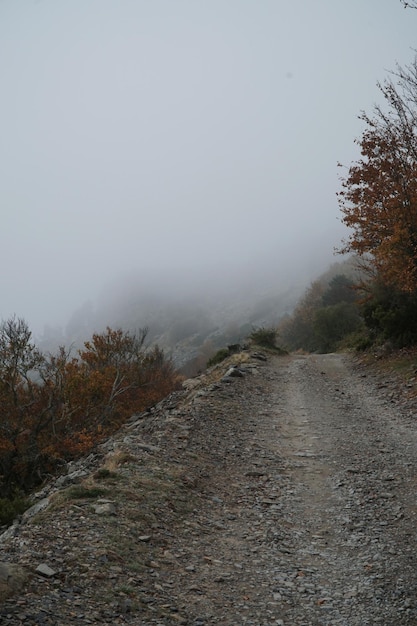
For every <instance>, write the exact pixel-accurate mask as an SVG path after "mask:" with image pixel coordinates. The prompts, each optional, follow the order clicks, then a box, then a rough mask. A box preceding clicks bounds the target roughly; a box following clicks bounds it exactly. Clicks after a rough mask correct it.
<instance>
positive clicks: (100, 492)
mask: <svg viewBox="0 0 417 626" xmlns="http://www.w3.org/2000/svg"><path fill="white" fill-rule="evenodd" d="M63 495H64V496H65V499H66V500H84V499H90V500H94V498H100V497H102V496H107V495H109V490H108V489H103V488H102V487H94V486H92V487H87V486H86V485H73V486H72V487H69V488H68V489H66V490H65V491H64V493H63Z"/></svg>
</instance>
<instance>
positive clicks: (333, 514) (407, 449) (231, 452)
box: [0, 354, 417, 626]
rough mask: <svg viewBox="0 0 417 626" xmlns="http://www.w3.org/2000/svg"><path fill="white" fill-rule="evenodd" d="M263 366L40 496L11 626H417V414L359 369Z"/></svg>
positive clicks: (215, 379)
mask: <svg viewBox="0 0 417 626" xmlns="http://www.w3.org/2000/svg"><path fill="white" fill-rule="evenodd" d="M259 356H260V355H259V354H258V355H256V354H255V355H252V356H249V355H245V358H244V359H243V362H242V363H240V364H239V365H238V371H236V370H235V371H234V372H232V374H239V373H240V374H242V375H241V376H239V375H238V376H235V375H229V376H226V377H223V378H221V376H222V375H223V374H224V370H222V367H223V366H221V367H220V368H219V369H218V370H216V371H215V372H213V373H212V374H211V375H210V376H202V377H201V378H200V379H198V380H196V381H194V382H193V383H192V384H190V385H189V390H188V391H184V392H183V393H178V394H174V395H173V396H172V397H170V398H168V399H167V400H166V401H164V402H163V403H161V404H160V405H159V406H158V407H156V408H155V409H154V410H153V411H152V412H151V413H150V414H149V415H141V416H140V417H138V418H136V419H133V420H132V421H131V423H130V424H128V425H127V426H126V428H125V429H123V430H122V431H121V432H120V433H119V434H118V435H117V437H115V438H114V439H113V440H111V441H109V442H107V444H105V445H104V446H101V448H100V450H99V451H98V452H97V454H95V455H92V456H91V457H90V458H89V459H88V460H87V461H84V464H82V463H81V464H78V465H76V466H73V467H72V468H71V473H70V474H69V476H68V477H63V478H61V479H60V481H59V483H58V484H57V483H55V484H54V485H51V486H49V487H47V488H45V489H44V490H43V492H42V493H40V494H39V498H42V499H43V500H42V501H43V502H48V504H49V505H48V507H47V508H46V509H45V510H44V511H42V512H41V513H39V514H37V515H36V516H34V517H33V518H31V519H30V520H28V521H25V520H23V521H22V523H21V524H19V525H17V526H15V527H14V528H13V529H11V531H9V532H8V533H6V535H3V538H2V540H1V543H0V550H1V552H2V556H1V557H0V560H1V561H4V562H5V563H6V564H9V563H13V564H18V565H19V567H21V566H23V567H24V568H25V571H28V572H30V573H31V574H32V575H31V578H30V579H29V581H28V582H27V583H26V584H25V586H24V587H23V589H22V590H21V591H20V592H19V593H17V594H16V593H15V595H14V596H13V597H11V598H9V599H7V600H5V601H4V602H3V604H2V605H1V606H0V623H1V624H5V625H9V626H17V625H18V624H25V625H28V626H31V625H35V624H36V625H51V624H53V625H56V626H66V625H71V624H78V625H80V624H108V625H109V626H110V625H114V624H137V625H143V626H151V625H160V626H168V625H171V624H184V625H189V626H205V625H207V626H208V625H210V624H221V625H222V626H239V625H252V626H272V625H277V626H278V625H281V626H282V625H284V626H309V625H323V626H337V625H340V626H342V625H343V626H365V625H366V624H383V625H385V626H396V625H402V624H404V625H405V624H416V625H417V555H416V543H417V542H416V538H417V493H416V482H417V469H416V467H417V409H416V410H415V411H414V407H413V405H412V404H404V403H401V400H402V397H401V395H400V397H399V399H398V400H396V401H394V400H393V395H394V394H393V393H392V390H391V389H390V388H388V389H386V387H385V385H384V384H383V383H384V381H381V379H380V378H378V377H377V376H373V375H371V374H370V373H369V372H367V373H366V374H365V372H364V370H361V369H360V368H357V367H355V366H354V365H353V364H352V363H351V362H350V360H349V359H348V358H347V357H343V356H341V355H312V356H291V357H268V360H267V361H264V360H262V359H260V358H259ZM191 387H192V388H191ZM397 395H398V394H397ZM45 498H47V500H45ZM39 566H41V570H39V569H38V573H34V572H36V569H37V568H39ZM46 567H47V568H49V569H45V568H46ZM42 568H44V569H43V571H42ZM10 571H11V570H10ZM5 572H6V568H5V567H3V569H2V567H1V566H0V582H2V576H3V578H4V576H5V575H6V574H5ZM3 582H4V580H3ZM6 583H8V584H9V585H10V586H13V575H11V576H10V579H9V580H8V581H6Z"/></svg>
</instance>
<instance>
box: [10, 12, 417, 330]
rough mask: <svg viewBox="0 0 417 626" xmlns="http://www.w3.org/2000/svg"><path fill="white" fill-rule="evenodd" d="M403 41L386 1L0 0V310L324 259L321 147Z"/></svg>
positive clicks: (336, 233)
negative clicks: (111, 285)
mask: <svg viewBox="0 0 417 626" xmlns="http://www.w3.org/2000/svg"><path fill="white" fill-rule="evenodd" d="M416 48H417V11H412V10H405V9H404V8H403V7H402V5H401V3H400V2H399V0H349V1H348V2H347V1H346V0H315V1H313V0H285V1H284V0H36V1H35V0H0V83H1V87H2V95H1V98H0V120H1V126H0V129H1V131H0V132H1V141H0V201H1V210H2V228H1V245H0V260H1V267H2V272H1V277H0V294H1V297H0V317H1V318H6V317H8V316H9V315H11V314H12V313H16V314H17V315H19V316H22V317H25V319H27V320H28V321H29V323H30V324H31V326H32V327H34V328H35V329H36V328H41V327H42V325H43V324H44V323H65V322H66V321H67V318H68V316H69V315H70V313H71V312H72V311H73V310H74V309H75V308H77V307H78V306H79V304H80V303H81V302H83V301H84V300H86V299H87V298H93V299H94V298H95V297H96V295H97V294H98V293H99V292H100V290H101V289H102V288H103V285H104V284H105V283H106V281H107V279H110V280H114V279H115V277H117V276H119V275H120V274H122V273H124V272H132V271H135V270H140V271H141V272H143V274H151V273H152V272H153V271H159V272H161V273H162V274H163V273H164V272H165V271H167V272H168V271H169V273H170V276H172V275H173V273H174V274H175V272H185V271H187V272H188V271H190V270H191V271H193V272H195V273H197V274H198V272H199V271H203V270H207V269H212V271H213V272H215V271H220V272H221V270H222V268H224V267H227V268H229V270H230V269H231V270H233V269H238V270H239V271H241V272H243V273H244V272H245V271H248V268H250V267H254V266H257V265H258V264H259V267H262V265H263V264H265V266H267V265H269V267H273V266H276V267H277V275H280V274H282V271H283V270H284V271H287V270H288V269H289V268H290V267H291V265H295V266H296V267H297V268H299V269H300V271H302V270H303V268H305V269H306V270H311V268H315V267H316V266H317V267H320V264H321V263H325V262H327V260H329V261H332V260H333V259H332V250H333V247H334V246H337V245H338V243H339V242H340V238H341V237H342V236H343V234H344V231H343V229H342V226H341V224H340V222H339V209H338V206H337V200H336V196H335V194H336V192H337V190H338V188H339V183H338V175H339V171H338V168H337V161H342V162H344V163H346V164H349V163H350V162H351V161H352V159H354V158H356V156H357V148H356V147H355V145H354V143H353V141H354V138H355V137H359V136H360V134H361V129H362V125H361V122H360V121H359V120H358V119H357V116H358V114H359V113H360V111H361V110H363V109H365V110H366V111H368V112H370V110H371V108H372V105H373V104H374V103H375V102H378V101H380V94H379V92H378V89H377V87H376V83H377V81H378V80H381V81H382V80H384V78H385V77H386V76H387V72H388V70H391V69H394V67H395V63H396V62H397V61H398V62H399V63H400V64H401V65H406V64H407V63H409V62H411V60H412V59H413V56H414V52H413V49H416Z"/></svg>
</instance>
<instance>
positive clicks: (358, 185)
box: [279, 3, 417, 354]
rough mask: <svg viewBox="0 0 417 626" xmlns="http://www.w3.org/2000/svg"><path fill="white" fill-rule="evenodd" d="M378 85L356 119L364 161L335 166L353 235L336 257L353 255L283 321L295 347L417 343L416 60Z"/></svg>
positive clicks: (323, 349)
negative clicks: (367, 109) (374, 101)
mask: <svg viewBox="0 0 417 626" xmlns="http://www.w3.org/2000/svg"><path fill="white" fill-rule="evenodd" d="M405 4H407V5H408V6H411V3H405ZM378 86H379V89H380V92H381V94H382V97H383V102H382V104H381V105H380V106H375V107H374V110H373V111H372V113H371V114H367V113H362V115H361V119H362V121H363V122H364V124H365V130H364V132H363V135H362V137H361V138H360V139H359V140H357V141H356V143H357V144H358V146H359V148H360V153H361V156H360V158H359V159H358V160H357V161H356V162H354V163H352V164H351V165H350V166H349V167H344V166H342V165H340V167H341V168H342V171H343V175H342V177H341V191H340V192H339V193H338V200H339V206H340V210H341V213H342V222H343V223H344V224H345V225H346V226H347V227H348V228H349V231H350V234H349V236H348V238H347V240H346V241H344V243H343V245H342V247H341V249H340V250H339V252H340V253H341V254H350V255H352V257H351V260H350V261H348V264H346V263H345V264H341V265H340V271H339V272H338V274H337V275H334V276H332V277H330V276H323V277H321V278H320V279H318V280H317V281H315V282H314V283H313V284H312V285H311V286H310V287H309V289H308V290H307V291H306V293H305V295H304V297H303V298H302V300H301V301H300V302H299V303H298V305H297V307H296V309H295V311H294V313H293V314H292V315H291V316H290V317H288V318H287V319H285V320H283V321H282V323H281V325H280V327H279V332H280V335H281V337H282V338H283V340H284V341H285V342H286V344H287V345H288V347H289V348H290V349H292V350H297V349H301V350H306V351H310V352H315V351H317V352H329V351H334V350H339V349H342V348H346V347H351V348H352V347H353V348H358V349H362V350H370V351H374V352H375V350H376V349H377V351H378V353H379V354H381V353H382V352H385V353H388V352H389V351H392V350H399V349H411V348H414V347H415V346H416V345H417V56H416V57H415V58H414V61H413V62H412V63H411V64H410V65H409V66H406V67H401V66H399V65H397V67H396V69H395V71H393V72H391V74H390V75H389V77H388V79H386V80H385V81H384V82H383V83H381V84H379V85H378ZM349 264H350V267H349ZM353 265H356V267H357V268H358V269H357V274H356V276H355V275H354V274H353V272H352V267H353Z"/></svg>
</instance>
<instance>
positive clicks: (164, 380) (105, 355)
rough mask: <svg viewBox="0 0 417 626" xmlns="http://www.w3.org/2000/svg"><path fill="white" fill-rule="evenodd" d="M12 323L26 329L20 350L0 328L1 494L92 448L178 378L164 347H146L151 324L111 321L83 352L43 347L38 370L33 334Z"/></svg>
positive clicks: (18, 330)
mask: <svg viewBox="0 0 417 626" xmlns="http://www.w3.org/2000/svg"><path fill="white" fill-rule="evenodd" d="M9 330H10V329H9ZM12 330H13V332H15V334H16V335H19V333H20V334H21V335H22V336H21V337H20V339H21V340H22V341H21V342H20V343H21V348H22V353H21V354H17V350H16V346H13V345H12V342H10V341H9V340H8V337H7V336H5V338H4V339H5V340H4V341H3V346H2V342H1V328H0V478H1V479H2V483H1V485H0V494H1V495H6V496H7V495H8V494H9V493H11V492H12V491H13V490H14V489H15V488H16V487H19V488H21V489H30V488H31V487H32V486H34V485H35V484H36V483H37V482H39V481H40V480H41V479H42V477H43V476H44V475H45V472H51V471H53V470H54V468H55V466H56V464H57V463H59V462H60V460H70V459H73V458H76V457H78V456H80V455H83V454H85V453H87V452H88V451H89V450H91V449H92V448H93V447H94V446H95V445H96V444H97V443H98V442H99V441H101V440H103V439H104V438H105V437H108V436H109V435H111V434H112V433H113V432H115V430H117V429H118V428H119V427H120V426H121V425H122V424H123V422H124V421H125V420H126V419H127V418H128V417H130V416H131V415H132V414H133V413H137V412H141V411H143V410H144V409H146V408H147V407H149V406H150V405H152V404H154V403H156V402H158V401H159V400H161V399H162V398H163V397H164V396H166V395H167V394H168V393H170V392H171V391H172V390H173V389H175V388H176V386H177V384H178V378H177V375H176V372H175V370H174V368H173V366H172V363H171V362H170V361H169V360H168V359H166V357H165V355H164V354H163V352H162V351H161V350H160V349H159V348H157V347H155V348H153V349H151V350H145V349H144V347H143V344H144V339H145V336H146V332H145V331H141V332H140V334H139V335H138V336H136V335H131V334H130V333H127V332H124V331H122V330H116V331H113V330H111V329H110V328H108V329H107V330H106V332H105V333H103V334H96V335H94V336H93V338H92V340H91V341H89V342H86V343H85V346H84V350H82V351H80V352H79V358H70V356H69V353H68V352H66V351H65V350H64V349H63V348H61V349H60V351H59V353H58V354H57V355H54V356H50V357H49V358H46V357H43V356H42V357H41V355H39V354H38V353H36V354H37V369H36V368H34V367H33V365H34V363H33V359H32V361H29V360H28V359H27V358H26V357H27V355H28V354H32V353H33V345H32V344H31V343H30V333H27V332H25V333H24V335H23V334H22V333H21V330H22V329H21V328H20V327H19V328H17V327H16V328H14V327H13V328H12ZM26 330H27V328H26ZM6 335H7V333H6ZM25 342H26V348H25ZM2 347H3V348H4V349H3V350H2ZM13 353H14V356H15V357H16V358H15V359H14V361H13V358H10V355H13ZM25 358H26V361H27V367H26V369H25V367H23V366H22V364H24V362H25ZM10 362H14V363H16V364H17V366H16V367H14V368H10ZM2 364H3V365H4V367H3V368H2ZM20 366H22V367H20ZM19 367H20V369H19ZM34 371H35V372H36V374H37V375H36V376H35V377H33V376H32V377H31V376H30V375H29V374H30V372H32V374H33V372H34ZM34 379H36V381H37V382H34Z"/></svg>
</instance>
